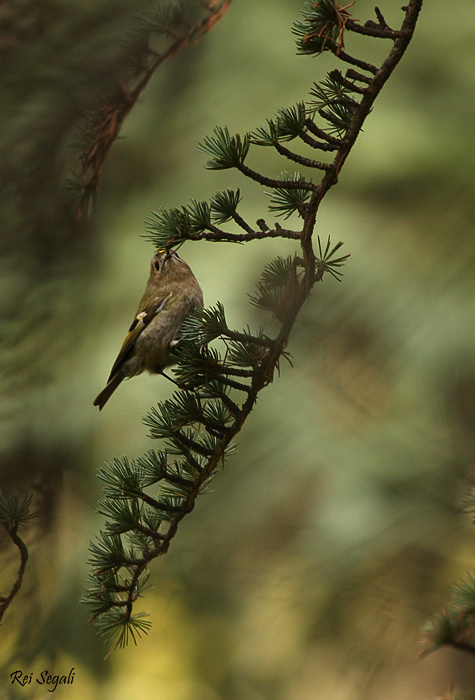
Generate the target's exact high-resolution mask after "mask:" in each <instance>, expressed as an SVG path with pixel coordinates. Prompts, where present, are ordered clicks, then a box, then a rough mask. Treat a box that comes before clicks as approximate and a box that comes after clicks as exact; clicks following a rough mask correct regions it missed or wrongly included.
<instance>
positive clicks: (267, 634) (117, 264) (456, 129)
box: [0, 0, 475, 700]
mask: <svg viewBox="0 0 475 700" xmlns="http://www.w3.org/2000/svg"><path fill="white" fill-rule="evenodd" d="M386 4H387V5H390V6H388V7H387V8H385V7H384V8H383V7H382V8H381V9H382V10H383V11H385V14H386V19H387V21H388V23H389V24H396V23H397V21H398V18H399V10H398V6H397V4H394V3H386ZM135 9H136V3H134V2H131V1H130V0H116V2H114V3H113V5H112V4H111V3H108V2H103V1H100V2H98V1H97V0H95V2H82V3H69V2H64V1H63V2H59V1H58V2H50V1H48V0H41V1H40V0H37V1H35V0H16V1H15V0H10V1H8V0H4V2H3V3H2V4H1V6H0V60H1V62H2V71H1V77H0V81H1V90H2V100H1V104H0V118H1V124H2V128H1V130H0V157H1V164H2V165H1V181H0V182H1V206H2V222H3V226H2V238H1V241H2V242H1V251H2V256H1V261H0V265H1V268H0V272H1V275H0V281H1V285H2V286H1V296H2V299H3V302H4V303H3V305H2V312H1V314H2V316H1V320H2V330H3V333H2V354H1V358H0V367H1V371H2V379H3V381H2V385H1V387H2V388H1V390H0V409H1V415H2V429H1V430H2V432H1V442H0V459H1V461H2V464H1V473H2V484H1V486H2V489H4V490H7V489H8V488H9V487H10V486H16V487H17V488H19V489H21V488H23V487H28V488H32V487H34V489H35V505H34V508H35V510H39V511H40V513H42V515H43V517H42V519H41V521H40V523H39V524H35V526H34V529H32V530H29V528H28V530H29V531H28V532H26V529H25V532H24V533H23V534H24V535H25V538H26V540H27V543H28V545H29V548H30V564H29V567H30V568H29V573H28V575H27V577H26V578H27V579H28V580H27V581H26V582H25V584H24V587H22V590H21V591H20V593H19V594H18V596H17V598H16V599H15V601H14V603H13V604H12V606H11V608H10V609H9V611H8V613H7V614H6V615H5V618H4V621H3V626H2V630H3V639H4V644H3V650H2V657H1V658H2V666H3V668H2V670H1V677H0V687H2V684H4V688H5V690H4V689H3V687H2V692H3V690H4V696H5V697H7V698H9V697H31V698H36V697H43V696H44V693H43V695H40V696H39V695H35V694H34V693H36V692H37V691H38V689H39V688H40V686H38V687H37V688H33V686H32V690H31V694H30V696H28V695H27V693H26V691H25V692H23V693H22V694H21V695H20V692H18V694H16V693H15V688H13V689H12V686H11V685H10V684H9V674H10V673H11V672H12V671H13V670H15V669H16V668H23V669H24V671H25V673H26V672H29V671H36V670H38V669H39V670H41V669H43V668H50V669H55V672H58V673H63V672H68V671H69V669H70V668H71V667H73V666H74V667H75V668H76V680H75V682H74V684H73V685H72V686H70V687H67V688H66V689H64V688H61V687H59V686H58V690H57V691H56V693H55V697H56V698H63V697H64V698H66V697H67V698H68V700H71V699H74V698H75V697H76V696H77V697H95V696H96V697H97V696H99V695H101V697H103V698H114V700H121V698H127V699H128V700H129V699H131V698H135V697H140V698H156V697H159V698H161V699H163V700H168V698H170V699H173V700H201V698H203V700H214V699H216V700H220V699H226V700H264V699H266V700H267V699H269V700H270V699H271V698H272V699H273V700H274V699H276V698H277V700H287V699H288V700H290V699H292V700H310V698H312V700H313V698H315V697H321V698H327V697H328V698H332V700H335V699H338V700H343V699H345V700H346V698H348V699H350V698H351V700H357V699H359V698H361V700H372V698H380V697H384V698H385V699H386V700H399V699H400V698H407V697H411V698H413V699H414V700H417V699H418V698H421V700H427V698H436V697H437V696H438V695H440V696H444V695H447V688H448V687H449V685H450V684H451V683H452V682H455V683H456V685H457V686H460V687H461V688H463V687H465V688H466V689H470V688H471V687H473V676H472V671H471V667H470V665H469V662H467V660H466V659H464V658H463V657H461V656H459V655H457V653H456V652H451V651H450V650H444V649H442V650H439V651H437V652H435V653H434V654H433V655H429V656H427V657H426V658H424V659H423V660H422V661H418V660H417V653H418V640H419V635H420V632H419V628H420V626H421V624H422V622H423V621H424V620H425V619H426V618H427V617H429V616H430V615H431V614H432V613H433V612H434V610H436V609H438V608H439V607H440V606H441V605H442V604H443V602H444V601H445V598H446V594H447V592H448V590H449V587H450V584H451V583H452V582H454V581H456V580H458V579H459V578H461V577H462V576H463V573H464V571H465V570H467V569H468V570H473V566H474V561H473V528H472V527H471V526H470V523H468V522H467V521H466V519H465V518H464V517H463V516H461V515H460V513H459V507H460V504H461V503H462V500H463V496H464V492H465V491H466V490H467V488H468V483H469V482H471V480H472V469H473V463H474V460H475V450H474V433H475V362H474V359H473V358H474V356H475V355H474V342H475V341H474V333H473V318H474V317H475V313H474V311H475V309H474V301H473V300H474V298H475V295H474V285H475V282H474V277H473V258H474V253H473V231H474V212H473V205H472V202H473V194H474V185H475V181H474V176H473V168H472V167H471V166H472V163H471V161H472V158H471V154H472V152H473V141H474V135H475V134H474V129H473V124H474V120H473V103H472V101H471V100H470V98H469V96H471V95H472V93H473V87H474V86H473V80H474V77H473V76H474V75H475V70H474V69H475V65H474V63H475V58H474V55H473V33H474V28H475V16H474V13H473V12H472V11H471V4H470V3H469V2H468V1H467V0H462V1H461V2H460V3H456V4H452V5H451V6H450V8H449V9H448V8H447V3H445V2H442V0H432V2H430V3H426V7H424V9H423V12H422V15H421V18H420V23H419V26H418V29H417V31H416V36H415V39H414V42H413V44H412V45H411V48H410V51H409V54H408V55H407V56H406V57H405V59H404V61H403V62H402V63H401V65H400V66H399V67H398V69H397V71H396V73H395V75H394V76H393V78H392V79H391V81H390V83H388V85H387V86H386V87H385V89H384V91H383V94H382V95H381V98H380V100H379V101H378V103H377V105H376V108H375V110H374V113H373V114H372V115H371V117H370V118H369V120H368V122H367V124H366V126H365V132H364V134H362V136H361V138H360V140H359V147H358V149H357V150H356V151H355V152H354V153H353V154H352V158H351V159H350V160H349V161H348V163H347V165H346V167H345V172H344V175H343V176H342V178H341V181H340V183H339V185H338V187H337V188H335V190H334V192H333V193H332V195H331V196H330V197H329V198H328V199H327V200H326V201H325V206H324V207H323V208H322V210H321V212H320V216H321V219H320V230H319V233H320V236H321V238H322V239H323V240H325V239H326V237H327V236H328V235H329V234H331V236H332V238H333V239H334V240H340V239H341V240H343V241H344V242H345V250H347V251H350V252H351V258H350V260H349V262H348V264H347V266H346V272H345V276H344V280H343V282H342V283H341V284H337V282H336V281H332V280H330V281H329V282H327V283H326V284H325V285H321V286H320V287H318V288H317V290H316V293H315V294H314V295H313V297H312V298H311V299H310V300H309V302H308V304H307V306H306V307H305V309H304V313H303V314H302V316H301V318H300V321H299V323H298V325H297V326H296V327H295V329H294V334H293V337H292V339H291V345H290V347H289V350H290V352H291V353H292V363H293V367H291V366H290V365H289V366H282V368H281V377H280V379H278V380H276V381H275V382H274V384H273V386H271V387H270V388H269V389H268V390H267V392H264V394H263V395H262V398H261V400H260V402H259V404H258V406H257V408H256V410H255V411H254V415H253V417H252V420H251V421H250V422H249V425H248V426H247V428H246V430H245V432H244V433H243V434H242V435H241V440H240V445H239V451H238V453H237V454H236V455H235V456H234V457H233V458H232V459H231V460H230V462H229V464H228V466H227V468H226V471H224V472H223V473H222V474H221V475H218V476H217V478H216V479H215V481H214V483H213V492H212V493H210V494H208V495H207V496H206V497H204V498H202V499H201V503H200V504H199V507H198V508H196V509H195V511H194V512H193V514H192V516H190V518H188V521H189V522H186V523H184V524H183V530H182V532H181V535H180V537H179V538H177V541H176V546H175V548H174V551H173V555H170V556H168V557H166V558H164V560H163V561H161V562H160V563H159V564H158V566H157V569H156V571H155V572H154V573H155V580H156V581H159V582H158V583H157V584H156V596H155V599H154V609H153V611H152V619H153V621H154V627H153V630H152V633H151V634H150V636H149V637H148V638H147V640H145V641H143V642H142V644H141V646H140V648H139V650H137V651H136V650H134V649H129V650H127V651H126V652H125V653H117V654H115V655H113V657H112V658H109V659H108V660H107V661H104V660H103V654H104V650H103V648H102V647H101V646H100V643H99V642H98V641H97V639H96V638H95V637H94V632H93V630H92V629H91V628H89V627H86V628H84V627H83V622H84V617H83V615H84V613H83V610H81V609H80V606H79V602H78V601H79V595H80V592H81V590H82V589H83V585H84V580H85V561H86V557H87V543H88V540H89V539H90V538H91V536H92V533H93V532H94V530H95V529H97V523H96V516H95V515H94V511H95V508H96V502H97V498H98V496H99V485H98V483H97V480H96V479H95V471H96V469H97V468H98V467H100V466H101V465H102V463H103V462H104V461H105V460H108V459H109V458H110V456H111V454H112V453H114V452H117V451H119V452H120V453H124V454H128V455H134V454H137V453H141V452H143V451H144V449H146V448H147V447H148V446H149V442H147V438H146V437H145V435H144V431H143V426H142V424H141V416H142V415H143V414H144V413H145V412H146V411H147V410H148V408H149V407H150V405H151V404H153V403H154V402H156V401H157V398H158V396H160V397H166V396H167V395H168V393H169V391H170V388H169V386H167V385H166V383H164V382H162V381H161V380H160V378H153V377H140V378H137V379H134V382H131V383H130V384H128V383H125V384H124V386H123V387H121V394H120V396H119V395H118V397H117V401H116V402H111V405H110V408H109V406H108V409H109V410H108V411H107V412H104V413H103V414H101V416H100V417H98V416H97V414H96V411H95V410H94V409H93V407H92V400H93V398H94V396H95V394H96V393H97V390H98V387H100V385H101V384H102V382H103V379H104V377H105V375H106V374H107V372H108V370H109V367H110V363H111V359H113V356H114V353H115V352H116V349H117V345H118V343H120V341H121V339H122V335H123V329H124V327H126V326H127V324H128V323H129V322H130V318H131V315H132V313H133V311H134V309H135V306H136V301H137V299H138V297H139V294H140V293H141V291H142V287H143V284H144V276H145V274H146V270H147V266H148V260H149V258H150V255H151V252H152V249H151V247H150V246H149V245H147V244H146V243H144V241H143V240H141V239H140V234H143V233H144V227H143V226H142V221H143V220H144V219H146V218H147V217H148V216H149V214H150V211H152V210H157V209H159V208H160V207H161V206H165V207H170V206H181V205H182V204H183V203H184V202H187V201H189V200H190V199H192V198H196V199H206V198H208V197H209V196H210V194H212V193H213V192H215V191H216V190H225V189H232V190H237V189H238V188H241V190H242V192H243V194H245V198H246V200H245V201H246V202H247V207H248V208H249V210H248V216H247V218H249V219H250V220H252V218H253V215H254V219H255V218H257V216H258V215H259V213H260V211H261V208H262V200H261V199H259V200H257V198H256V194H255V193H253V192H252V191H250V190H249V191H248V189H247V185H246V183H243V181H242V180H241V178H240V177H239V175H238V174H234V173H225V175H224V176H223V172H219V171H216V172H212V171H210V172H206V173H205V172H204V170H203V166H204V164H205V158H204V157H203V156H201V155H199V154H197V153H196V150H195V148H196V145H197V143H198V142H199V141H200V140H201V139H202V137H203V135H204V134H206V133H210V132H211V131H212V128H213V126H214V125H215V124H216V123H218V124H227V125H228V126H229V129H230V132H231V133H234V131H240V132H241V133H242V132H244V131H246V130H255V129H256V128H258V127H259V126H260V125H262V124H263V123H265V121H266V119H267V118H268V117H269V116H270V115H272V114H275V113H276V112H277V110H278V109H279V108H281V107H282V106H284V105H288V104H296V103H298V101H299V100H301V99H302V98H303V95H304V94H305V93H306V92H307V90H308V89H309V87H310V86H311V85H312V83H313V82H314V81H315V80H316V79H319V78H321V77H322V76H323V74H324V73H325V71H326V70H328V69H329V68H331V67H332V62H331V61H332V57H331V56H324V57H321V58H319V59H313V58H308V57H305V56H297V55H296V54H295V45H294V40H293V37H292V36H291V33H290V26H291V23H292V22H293V21H294V20H295V18H296V15H297V13H298V11H299V9H300V3H296V2H295V1H294V0H272V1H271V0H259V2H253V0H234V2H233V4H232V7H231V10H230V12H229V14H228V16H227V17H226V19H225V20H224V21H223V22H222V23H220V24H219V25H218V26H217V27H216V28H215V29H214V30H213V31H212V32H211V33H210V34H208V35H207V37H206V38H205V40H204V41H202V42H200V43H199V44H198V45H197V46H190V47H188V49H186V51H184V52H183V53H182V54H180V55H178V56H176V57H175V59H174V60H173V61H171V62H170V64H169V65H168V66H167V67H166V69H165V70H164V71H162V72H160V74H157V75H156V76H155V77H154V79H153V80H152V82H151V83H150V85H149V87H148V89H147V91H146V92H144V94H143V96H142V99H141V101H140V103H139V104H138V105H136V107H135V109H134V111H133V112H132V113H131V114H130V116H129V117H128V119H127V120H126V122H125V124H124V128H123V131H122V136H123V138H122V139H120V140H118V141H117V142H116V144H115V147H114V149H113V150H112V152H111V154H110V158H109V161H108V163H107V164H106V166H105V169H104V176H103V182H102V186H101V191H100V194H99V199H98V206H97V211H96V213H95V214H94V216H92V217H91V219H90V220H89V221H83V222H82V223H81V225H80V226H78V225H77V224H76V223H75V220H74V214H73V212H74V207H73V204H72V203H71V201H70V200H69V199H68V197H67V194H66V187H65V181H66V179H67V178H68V176H69V175H70V172H71V170H72V169H74V168H75V167H76V166H77V151H76V150H74V148H73V147H72V143H73V141H74V138H73V137H74V135H75V133H76V128H77V125H78V124H79V123H80V121H81V120H82V119H83V117H84V113H85V112H86V111H87V110H88V109H90V107H91V105H92V104H94V102H95V100H96V99H98V97H99V96H100V95H102V94H104V91H107V89H108V86H110V84H111V83H114V81H115V80H116V77H117V75H118V74H119V73H120V71H121V66H122V65H123V60H124V51H125V49H124V46H125V44H124V42H123V37H124V36H126V34H127V27H128V26H129V24H130V22H131V17H132V13H133V12H134V11H135ZM352 12H353V15H354V16H355V17H358V18H359V19H360V20H364V19H366V18H367V17H369V16H370V13H371V12H372V6H371V4H370V3H367V2H362V1H361V2H358V3H357V4H356V5H355V6H354V7H353V8H352ZM345 38H346V37H345ZM346 40H348V39H347V38H346ZM351 41H352V42H355V46H356V45H357V46H362V45H365V44H364V42H365V39H364V38H363V37H351ZM365 46H366V49H365V50H366V51H367V52H368V60H377V56H376V55H374V54H377V53H378V51H379V50H380V49H378V47H377V46H376V48H375V47H374V46H369V45H365ZM261 150H262V153H261V155H260V156H259V157H260V158H261V161H260V162H259V163H258V164H257V166H258V167H264V168H266V169H269V170H271V169H272V168H273V167H274V161H273V159H272V155H271V154H270V153H269V154H267V150H268V149H261ZM276 174H278V173H276ZM254 212H255V214H254ZM292 251H293V248H292V243H291V242H289V243H286V242H279V243H277V242H275V241H266V242H262V243H261V242H256V243H255V244H254V245H253V246H246V249H244V248H243V247H242V248H241V247H237V246H226V244H211V243H209V244H206V243H199V244H198V243H196V244H194V245H193V244H191V243H187V244H186V245H185V246H184V247H183V248H182V251H180V254H182V255H183V257H184V258H185V259H186V260H187V261H188V262H190V264H191V266H192V267H193V270H194V272H195V273H196V275H197V277H198V279H199V280H200V283H201V285H202V287H203V289H204V292H205V302H206V304H207V305H208V306H209V305H211V304H214V303H215V302H216V300H217V299H219V300H221V301H223V303H224V304H225V306H226V308H227V310H228V314H229V315H230V316H231V318H229V322H230V324H231V325H232V326H234V327H239V326H242V325H244V324H246V323H251V324H257V325H258V324H259V323H260V319H261V316H260V312H258V311H257V310H255V309H254V308H253V307H251V306H250V305H248V303H247V297H246V295H247V293H248V292H250V291H252V289H253V287H254V285H255V283H256V281H257V279H258V276H259V270H260V269H261V268H262V265H263V263H264V262H266V261H267V260H268V259H269V257H274V256H275V255H277V254H279V255H281V256H282V257H284V258H285V257H286V256H287V255H289V254H290V253H292ZM2 550H4V551H3V554H4V556H5V561H6V564H5V569H4V574H2V585H1V587H0V590H2V592H4V591H5V590H6V589H7V583H4V578H3V576H5V581H7V582H8V580H11V577H10V579H9V578H8V573H9V572H10V573H11V571H12V570H14V567H15V566H16V560H15V559H14V556H15V555H14V554H12V553H11V552H10V549H9V545H8V542H7V540H5V542H4V541H3V540H2ZM138 680H140V682H138ZM21 690H22V689H20V691H21ZM27 690H28V689H27ZM12 693H13V694H12ZM447 697H449V695H447Z"/></svg>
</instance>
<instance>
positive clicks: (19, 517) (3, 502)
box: [0, 491, 35, 623]
mask: <svg viewBox="0 0 475 700" xmlns="http://www.w3.org/2000/svg"><path fill="white" fill-rule="evenodd" d="M32 500H33V496H32V495H26V496H24V497H23V500H22V501H21V502H20V499H19V495H18V493H17V492H16V491H14V492H13V493H12V495H11V496H4V495H3V493H2V492H1V491H0V522H1V523H2V525H3V527H4V529H5V531H6V533H7V535H8V536H9V538H10V539H11V541H12V542H13V544H14V545H15V547H17V549H18V551H19V554H20V566H19V568H18V573H17V576H16V579H15V581H14V583H13V585H12V588H11V590H10V593H8V595H6V596H3V595H0V623H1V621H2V619H3V616H4V614H5V612H6V610H7V608H8V606H9V605H10V603H11V602H12V600H13V598H14V597H15V596H16V594H17V593H18V591H19V590H20V587H21V584H22V580H23V575H24V573H25V569H26V564H27V562H28V548H27V546H26V544H25V543H24V542H23V540H22V539H21V537H20V536H19V535H18V528H19V527H20V525H24V524H25V523H27V522H28V521H29V520H31V518H34V517H35V514H34V513H31V512H30V506H31V502H32Z"/></svg>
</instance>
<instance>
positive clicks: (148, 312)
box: [108, 292, 172, 381]
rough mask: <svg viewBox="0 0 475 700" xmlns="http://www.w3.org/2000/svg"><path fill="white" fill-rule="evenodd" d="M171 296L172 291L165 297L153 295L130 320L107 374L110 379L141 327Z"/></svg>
mask: <svg viewBox="0 0 475 700" xmlns="http://www.w3.org/2000/svg"><path fill="white" fill-rule="evenodd" d="M171 296H172V292H170V293H169V294H167V295H166V296H165V297H155V299H154V300H153V303H152V304H151V305H150V306H149V308H148V309H145V310H144V311H140V312H139V313H138V314H137V315H136V317H135V318H134V320H133V321H132V323H131V325H130V328H129V331H128V333H127V335H126V336H125V340H124V342H123V343H122V347H121V348H120V350H119V354H118V355H117V358H116V361H115V362H114V364H113V366H112V369H111V373H110V376H109V380H108V381H110V380H111V379H112V377H113V376H114V374H115V373H116V372H117V370H118V369H119V368H120V367H121V365H122V364H123V363H124V362H125V361H126V359H127V358H128V356H129V355H130V353H131V352H132V349H133V347H134V345H135V341H136V340H137V338H138V337H139V335H140V334H141V333H142V331H143V329H144V328H146V327H147V326H148V324H149V323H150V321H152V319H154V318H155V316H156V315H157V314H159V313H160V311H162V309H163V307H164V306H165V304H166V303H167V301H168V300H169V299H170V297H171Z"/></svg>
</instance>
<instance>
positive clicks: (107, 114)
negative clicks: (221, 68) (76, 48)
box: [76, 0, 231, 221]
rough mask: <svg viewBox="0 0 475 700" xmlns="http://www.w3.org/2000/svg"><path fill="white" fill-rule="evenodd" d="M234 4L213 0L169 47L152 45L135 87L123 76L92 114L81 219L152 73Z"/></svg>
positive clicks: (81, 176) (81, 173) (83, 171)
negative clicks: (160, 50)
mask: <svg viewBox="0 0 475 700" xmlns="http://www.w3.org/2000/svg"><path fill="white" fill-rule="evenodd" d="M230 4H231V0H222V2H218V1H217V0H213V2H210V3H209V4H208V14H207V15H206V16H205V17H204V18H203V19H202V20H200V21H199V22H197V23H196V24H195V25H194V26H192V27H191V28H190V29H188V31H186V32H185V33H183V34H181V35H179V36H177V37H176V38H175V40H174V41H173V42H172V43H171V45H170V46H169V47H168V48H167V49H166V51H164V52H163V53H160V54H156V53H155V52H153V51H152V50H151V49H147V52H148V58H149V59H150V57H153V58H152V60H151V61H150V62H149V65H148V66H147V67H145V68H144V69H143V75H142V77H141V78H140V80H139V81H138V82H137V83H136V85H135V86H134V87H133V89H130V88H129V86H128V85H127V83H126V81H125V80H124V79H123V78H120V79H119V80H118V84H117V85H116V89H115V92H114V94H111V95H110V96H109V97H108V98H107V99H106V100H105V102H104V103H103V104H102V105H101V106H100V107H98V108H97V109H96V110H95V111H94V112H93V113H92V114H91V115H90V117H89V119H88V120H87V125H86V132H87V134H88V135H89V136H90V138H91V141H90V144H89V145H88V146H87V148H85V150H84V151H83V153H82V155H81V156H80V163H81V168H80V171H79V176H78V180H79V187H80V190H81V196H80V200H79V205H78V208H77V211H76V219H77V221H79V220H81V218H82V217H83V216H84V215H86V213H87V212H88V211H89V209H90V204H91V201H94V199H95V198H96V195H97V190H98V187H99V182H100V179H101V176H102V168H103V166H104V162H105V160H106V158H107V155H108V153H109V151H110V149H111V147H112V145H113V143H114V141H115V139H116V138H117V136H118V134H119V131H120V129H121V127H122V124H123V122H124V120H125V119H126V117H127V116H128V114H129V112H130V111H131V109H132V108H133V106H134V105H135V103H136V102H137V100H138V98H139V97H140V95H141V93H142V92H143V90H144V89H145V88H146V86H147V85H148V83H149V81H150V78H151V77H152V75H153V74H154V73H155V71H156V70H157V68H159V66H161V65H162V64H165V63H167V62H168V61H170V60H171V59H172V58H173V56H175V55H176V54H177V53H178V52H179V51H181V50H182V49H184V48H185V47H186V46H187V45H188V44H189V43H190V42H192V41H193V40H194V43H195V44H196V43H198V41H200V39H201V38H202V37H203V36H204V35H205V34H206V33H207V32H209V31H210V30H211V29H212V28H213V27H214V26H215V25H216V24H217V23H218V22H219V20H220V19H222V18H223V17H224V15H225V14H226V12H227V11H228V9H229V6H230Z"/></svg>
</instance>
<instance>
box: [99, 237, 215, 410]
mask: <svg viewBox="0 0 475 700" xmlns="http://www.w3.org/2000/svg"><path fill="white" fill-rule="evenodd" d="M202 308H203V292H202V291H201V287H200V285H199V284H198V281H197V280H196V277H195V276H194V274H193V273H192V271H191V269H190V267H189V266H188V265H187V264H186V262H185V261H184V260H182V259H181V258H180V256H179V255H178V253H176V252H175V251H174V250H162V249H160V250H157V251H156V253H155V255H154V256H153V258H152V262H151V265H150V277H149V279H148V283H147V287H146V289H145V292H144V294H143V297H142V299H141V300H140V304H139V308H138V309H137V313H136V314H135V318H134V320H133V321H132V325H131V326H130V328H129V331H128V333H127V335H126V336H125V340H124V342H123V344H122V347H121V349H120V352H119V354H118V356H117V359H116V361H115V362H114V365H113V367H112V370H111V373H110V376H109V379H108V381H107V385H106V387H105V388H104V389H103V390H102V391H101V393H100V394H99V396H98V397H97V398H96V400H95V401H94V406H99V410H101V409H102V408H103V406H104V404H105V403H106V402H107V401H108V400H109V398H110V396H111V394H112V393H113V392H114V391H115V390H116V389H117V387H118V386H119V384H120V383H121V381H122V380H123V379H127V378H129V377H135V375H137V374H141V373H142V372H144V371H145V370H146V371H147V372H150V373H151V374H162V373H163V370H164V369H165V367H167V366H168V365H170V364H172V361H171V360H170V349H171V348H173V346H174V345H177V344H178V342H179V337H180V327H181V324H182V323H183V321H184V320H185V318H187V317H188V316H189V315H190V314H191V313H193V311H194V310H195V309H202Z"/></svg>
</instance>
